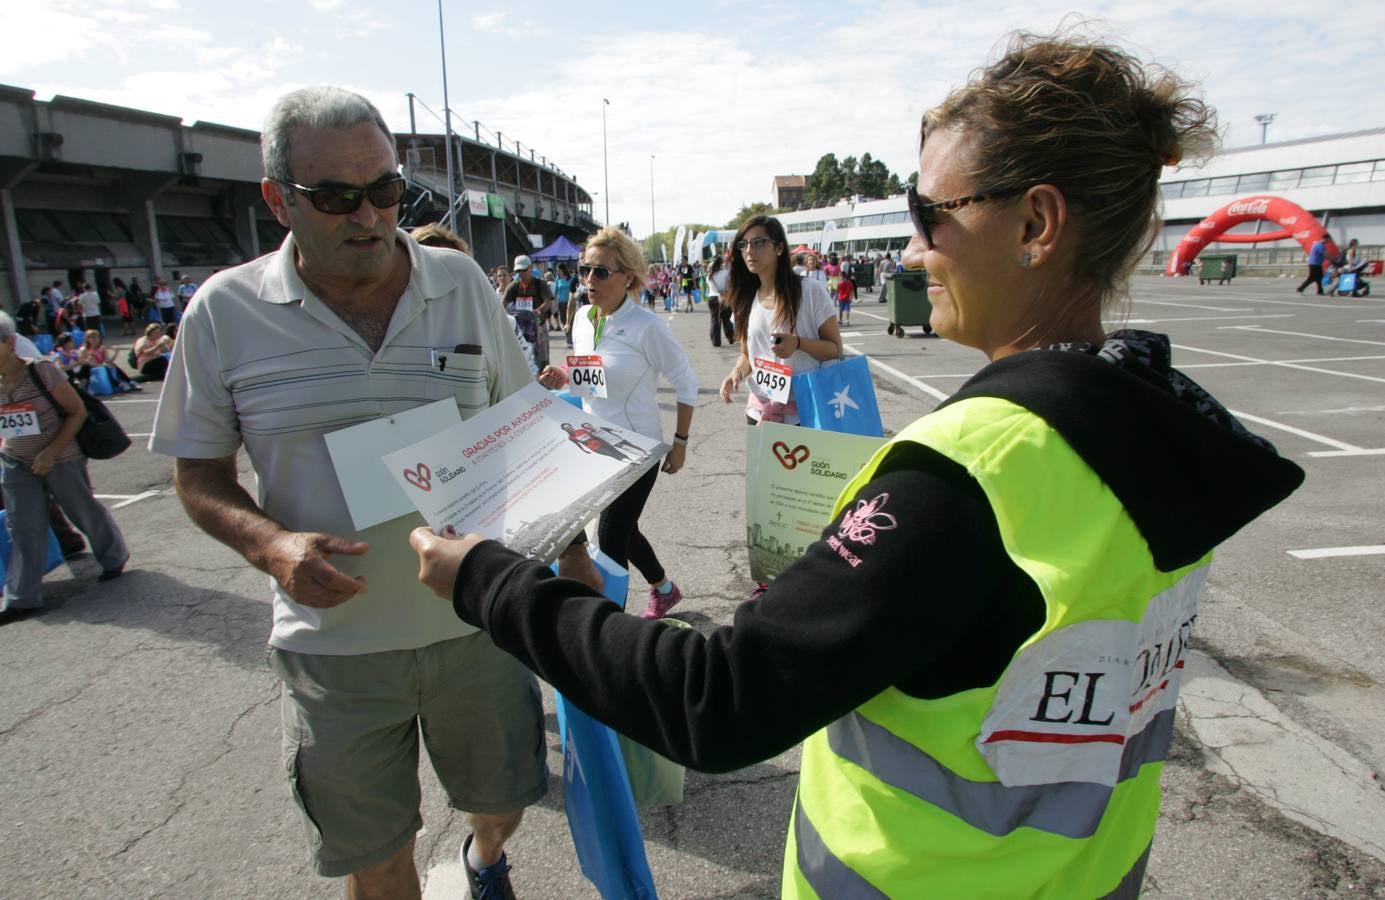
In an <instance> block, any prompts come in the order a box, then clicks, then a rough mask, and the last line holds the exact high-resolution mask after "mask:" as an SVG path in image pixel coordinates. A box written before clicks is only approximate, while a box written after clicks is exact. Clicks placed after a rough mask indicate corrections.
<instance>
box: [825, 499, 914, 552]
mask: <svg viewBox="0 0 1385 900" xmlns="http://www.w3.org/2000/svg"><path fill="white" fill-rule="evenodd" d="M889 499H890V495H889V494H888V493H884V494H880V495H879V496H877V497H876V498H875V499H874V500H871V501H869V502H867V501H865V500H857V501H856V508H855V509H852V510H849V511H848V512H847V514H846V515H844V516H842V524H841V525H840V526H838V527H837V536H838V537H840V538H841V539H842V540H846V541H851V542H852V543H855V544H863V545H865V546H867V547H869V546H870V545H871V544H874V543H875V536H876V532H879V531H893V530H894V529H895V528H897V527H899V522H898V520H896V519H895V517H894V516H892V515H890V514H889V513H887V512H883V510H884V508H885V504H886V503H888V502H889Z"/></svg>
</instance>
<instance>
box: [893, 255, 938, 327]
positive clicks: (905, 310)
mask: <svg viewBox="0 0 1385 900" xmlns="http://www.w3.org/2000/svg"><path fill="white" fill-rule="evenodd" d="M885 303H886V307H885V308H886V310H887V311H888V315H889V318H890V327H889V333H890V334H892V335H894V336H896V337H904V326H905V325H922V326H923V333H924V334H932V333H933V326H932V325H930V324H928V317H929V316H931V315H932V314H933V304H932V303H929V302H928V273H927V272H925V271H923V270H922V269H916V270H913V271H909V272H895V273H892V274H889V275H886V276H885Z"/></svg>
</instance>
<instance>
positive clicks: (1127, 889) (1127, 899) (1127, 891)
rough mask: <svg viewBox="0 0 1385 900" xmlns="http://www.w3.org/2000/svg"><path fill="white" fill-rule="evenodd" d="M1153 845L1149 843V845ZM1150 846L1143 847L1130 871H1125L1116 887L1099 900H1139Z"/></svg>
mask: <svg viewBox="0 0 1385 900" xmlns="http://www.w3.org/2000/svg"><path fill="white" fill-rule="evenodd" d="M1153 846H1154V845H1153V844H1151V845H1150V847H1153ZM1150 847H1146V848H1145V852H1144V853H1141V854H1140V858H1139V859H1137V860H1135V865H1133V866H1131V867H1130V871H1129V872H1126V873H1125V877H1124V878H1122V879H1121V883H1120V884H1118V885H1116V889H1115V890H1114V891H1112V892H1111V893H1109V894H1107V895H1106V896H1104V897H1102V898H1101V900H1140V888H1141V887H1143V886H1144V883H1145V867H1146V866H1148V865H1149V851H1150Z"/></svg>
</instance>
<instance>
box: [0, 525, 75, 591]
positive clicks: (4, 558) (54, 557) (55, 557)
mask: <svg viewBox="0 0 1385 900" xmlns="http://www.w3.org/2000/svg"><path fill="white" fill-rule="evenodd" d="M8 519H9V513H8V512H7V511H5V510H3V509H0V581H4V580H5V576H6V575H7V574H9V571H10V552H11V551H12V550H13V549H14V546H13V545H12V544H11V543H10V529H9V527H8ZM62 564H63V548H62V545H61V544H59V543H58V536H57V534H55V533H54V531H53V529H51V528H50V529H48V558H47V559H45V560H44V561H43V572H44V574H45V575H46V574H48V573H49V572H51V571H53V570H54V569H56V568H57V567H58V566H60V565H62Z"/></svg>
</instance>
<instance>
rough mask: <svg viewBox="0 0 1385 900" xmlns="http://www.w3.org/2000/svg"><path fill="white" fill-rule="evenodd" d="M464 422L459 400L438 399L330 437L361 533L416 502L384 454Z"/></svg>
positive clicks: (330, 451) (331, 452)
mask: <svg viewBox="0 0 1385 900" xmlns="http://www.w3.org/2000/svg"><path fill="white" fill-rule="evenodd" d="M461 420H462V414H461V413H460V412H458V411H457V401H455V400H452V399H444V400H438V401H436V402H433V403H429V404H427V405H425V406H416V407H414V408H413V409H410V410H406V411H404V412H402V413H394V414H393V415H389V416H382V417H381V418H379V419H374V420H372V421H370V422H362V423H361V424H360V425H352V426H350V427H349V428H343V429H341V430H340V431H333V432H331V433H330V434H327V435H326V436H325V439H326V441H327V455H328V456H330V457H331V458H332V467H333V468H334V469H336V471H337V482H338V483H339V484H340V485H341V492H342V495H343V496H345V497H346V508H347V510H348V511H350V513H351V524H352V525H354V526H355V527H356V530H357V531H365V530H366V529H367V528H370V527H371V526H373V525H379V524H380V523H381V522H388V521H389V520H390V519H397V518H399V517H400V516H402V515H406V514H408V513H411V512H413V511H414V505H413V504H412V503H410V502H409V498H408V497H407V496H405V494H404V492H403V491H401V490H400V489H399V486H398V485H396V484H395V481H394V479H393V478H390V477H389V473H388V472H387V471H386V470H385V464H384V462H382V461H381V457H382V456H384V455H385V454H386V453H389V452H391V451H393V450H398V449H399V448H400V447H407V446H409V445H411V444H413V443H415V442H417V441H420V440H422V439H423V438H425V437H428V436H429V435H434V434H437V433H438V432H439V431H443V430H445V429H447V428H450V427H451V426H453V425H455V424H457V423H458V422H460V421H461Z"/></svg>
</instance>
